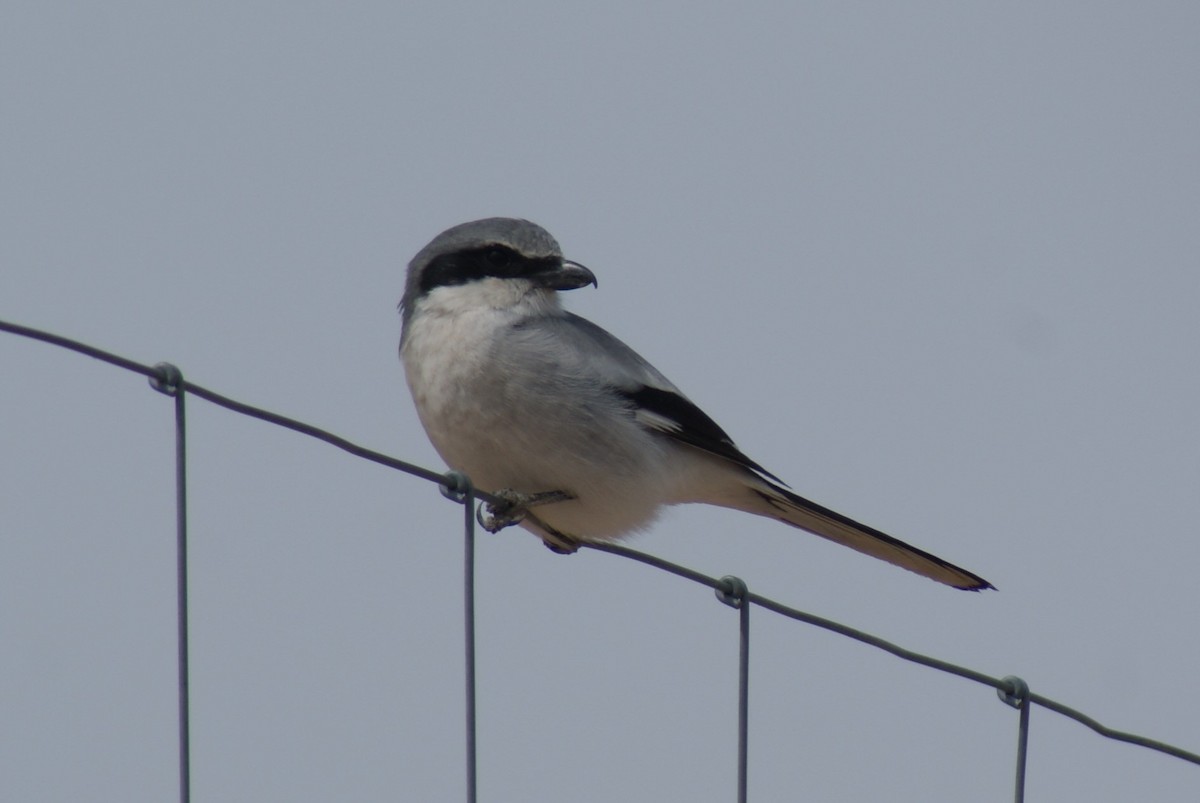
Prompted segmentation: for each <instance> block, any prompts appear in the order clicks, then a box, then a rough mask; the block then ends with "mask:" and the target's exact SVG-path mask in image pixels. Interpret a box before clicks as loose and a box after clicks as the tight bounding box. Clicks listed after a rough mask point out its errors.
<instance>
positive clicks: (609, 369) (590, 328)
mask: <svg viewBox="0 0 1200 803" xmlns="http://www.w3.org/2000/svg"><path fill="white" fill-rule="evenodd" d="M523 327H536V328H537V329H538V330H539V334H544V335H545V336H546V337H548V338H550V339H551V340H553V341H554V342H555V343H556V346H557V348H556V349H555V351H556V353H557V354H558V357H557V358H556V359H557V361H558V362H559V363H560V364H559V365H557V366H556V368H557V369H558V370H560V371H562V372H563V373H565V374H567V375H568V376H570V375H578V376H589V377H592V378H594V379H595V380H596V381H598V382H599V383H601V384H602V385H603V386H605V388H606V389H607V390H609V391H610V392H611V393H613V394H614V395H616V396H617V397H618V398H620V399H622V400H623V401H624V402H625V403H626V405H627V406H628V407H629V409H630V410H632V411H633V415H634V418H635V419H636V420H637V421H638V423H639V424H641V425H642V426H643V427H645V428H646V429H648V430H650V431H652V432H656V433H659V434H661V435H664V436H666V437H669V438H671V439H673V440H676V441H679V442H681V443H686V444H687V445H689V446H693V447H695V448H697V449H701V450H703V451H705V452H708V453H710V454H713V455H716V456H717V457H722V458H724V459H726V460H729V461H730V462H732V463H735V464H737V465H739V466H742V467H743V468H745V469H747V470H748V471H751V472H754V473H756V474H759V475H762V476H764V477H768V478H770V479H772V480H774V481H775V482H782V481H781V480H780V479H779V478H778V477H776V476H775V475H773V474H771V473H770V472H769V471H767V470H766V469H764V468H763V467H762V466H760V465H759V464H758V463H756V462H754V461H753V460H751V459H750V458H749V457H747V456H746V455H745V454H743V453H742V451H741V450H740V449H738V448H737V445H736V444H734V442H733V439H732V438H730V437H729V435H728V434H726V432H725V430H723V429H721V427H720V426H719V425H718V424H717V422H715V421H713V420H712V418H710V417H709V416H708V415H707V414H706V413H705V412H704V411H703V410H701V409H700V408H699V407H697V406H696V405H695V404H694V403H693V402H692V401H691V400H690V399H688V397H687V396H685V395H683V393H682V392H681V391H680V390H679V388H677V387H675V385H674V384H673V383H672V382H671V381H670V380H669V379H667V378H666V377H665V376H663V374H662V372H661V371H659V370H658V369H657V368H655V367H654V366H653V365H651V364H650V363H649V362H647V361H646V359H645V358H644V357H642V356H641V355H640V354H638V353H637V352H636V351H634V350H633V349H631V348H630V347H629V346H627V345H625V344H624V343H622V342H621V341H620V340H618V339H617V338H616V337H614V336H613V335H611V334H609V333H608V332H607V331H605V330H604V329H602V328H600V327H599V326H597V325H596V324H594V323H592V322H591V321H589V320H587V319H586V318H581V317H579V316H578V315H573V314H571V313H566V314H564V315H563V316H562V317H554V318H538V319H529V320H528V321H526V322H523V323H521V324H518V325H517V328H518V330H519V329H521V328H523Z"/></svg>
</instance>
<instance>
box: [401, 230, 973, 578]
mask: <svg viewBox="0 0 1200 803" xmlns="http://www.w3.org/2000/svg"><path fill="white" fill-rule="evenodd" d="M594 283H595V277H594V275H593V274H592V273H591V271H589V270H588V269H587V268H584V267H583V266H582V265H579V264H578V263H574V262H570V261H568V260H566V259H564V258H563V255H562V251H561V249H560V248H559V245H558V243H557V242H556V241H555V240H554V238H553V237H552V236H550V234H549V233H548V232H547V231H546V230H545V229H543V228H541V227H540V226H537V225H536V224H534V223H531V222H529V221H526V220H517V219H512V218H488V219H485V220H477V221H473V222H470V223H464V224H461V225H459V226H455V227H453V228H451V229H448V230H446V231H444V232H442V233H441V234H439V235H438V236H437V237H435V238H434V239H433V241H431V242H430V243H429V244H428V245H427V246H425V247H424V248H423V249H421V251H420V252H418V253H417V255H416V256H415V257H414V258H413V259H412V261H411V262H410V264H409V269H408V277H407V281H406V286H405V293H404V298H403V299H402V301H401V303H400V307H401V311H402V314H403V330H402V334H401V340H400V352H401V356H402V358H403V360H404V366H405V373H406V377H407V379H408V384H409V388H410V390H411V391H412V395H413V400H414V403H415V404H416V407H417V412H418V415H419V416H420V418H421V422H422V424H423V425H424V427H425V430H426V432H427V433H428V434H429V438H430V440H431V441H432V442H433V445H434V447H435V448H436V449H437V450H438V452H439V454H441V456H442V458H443V459H444V460H445V461H446V462H447V464H449V465H450V467H451V468H454V469H456V470H459V471H462V472H464V473H466V474H467V475H468V476H469V477H471V479H472V481H473V482H474V483H475V484H476V486H477V487H479V488H482V489H484V490H486V491H490V492H498V491H501V490H511V491H515V492H519V493H522V494H539V493H545V492H552V491H561V492H565V493H567V494H569V495H571V497H573V498H571V499H569V500H567V501H560V502H554V503H552V504H545V505H539V506H537V507H534V508H532V509H530V510H529V512H528V515H527V516H526V518H525V519H524V520H523V521H522V526H524V527H525V528H527V529H529V530H531V531H532V532H534V533H536V534H537V535H539V536H540V537H541V538H543V539H544V540H545V541H546V542H547V544H549V545H552V546H554V547H556V548H558V549H568V550H569V549H571V548H573V545H574V544H575V542H577V541H587V540H605V539H613V538H618V537H620V536H622V535H625V534H627V533H629V532H633V531H637V530H640V529H644V528H645V527H647V526H649V525H650V524H651V523H652V522H653V521H654V519H655V517H656V516H657V514H658V512H659V511H660V510H661V509H662V508H663V507H664V506H667V505H674V504H681V503H686V502H701V503H707V504H713V505H720V506H722V507H729V508H735V509H737V510H743V511H746V512H748V513H754V514H756V515H760V516H767V517H770V518H775V519H778V520H780V521H783V522H786V523H787V524H790V525H792V526H795V527H799V528H801V529H803V530H807V531H808V532H811V533H813V534H815V535H819V536H821V537H823V538H828V539H830V540H832V541H836V542H837V543H840V544H844V545H846V546H848V547H851V548H852V549H856V550H858V551H860V552H863V553H866V554H868V555H872V556H874V557H877V558H881V559H882V560H885V561H888V562H889V563H893V564H895V565H897V566H901V567H903V568H905V569H909V570H911V571H914V572H916V573H918V574H921V575H924V576H925V577H929V578H931V579H933V580H936V581H938V582H941V583H945V584H947V585H951V586H954V587H955V588H962V589H969V590H976V591H977V590H981V589H985V588H991V587H992V586H991V584H990V583H988V582H987V581H986V580H984V579H983V578H981V577H979V576H978V575H975V574H973V573H972V572H969V571H967V570H965V569H961V568H959V567H957V566H954V565H953V564H951V563H948V562H947V561H944V560H942V559H941V558H938V557H936V556H934V555H931V554H929V553H927V552H924V551H922V550H920V549H917V548H916V547H913V546H910V545H908V544H905V543H904V542H902V541H899V540H897V539H895V538H893V537H891V536H889V535H887V534H885V533H883V532H880V531H879V530H876V529H874V528H872V527H868V526H866V525H863V524H860V523H859V522H856V521H854V520H852V519H849V518H847V517H845V516H843V515H841V514H840V513H836V512H834V511H832V510H829V509H828V508H825V507H822V506H820V505H818V504H816V503H814V502H812V501H810V500H808V499H805V498H803V497H801V496H798V495H796V494H795V493H793V492H792V491H790V490H789V489H787V488H786V487H784V486H783V484H782V483H781V482H780V481H779V480H778V479H777V478H776V477H775V476H774V475H772V474H770V473H769V472H767V471H766V470H765V469H764V468H763V467H762V466H760V465H758V464H757V463H755V462H754V461H753V460H751V459H750V458H748V457H746V455H744V454H743V453H742V452H741V451H740V450H739V449H738V447H737V446H736V445H735V444H734V443H733V441H732V440H731V439H730V438H729V436H728V435H727V434H726V433H725V432H724V431H723V430H722V429H721V428H720V427H719V426H718V425H717V424H716V423H715V422H714V421H713V420H712V419H711V418H709V417H708V416H707V415H705V414H704V413H703V412H702V411H701V410H700V409H699V408H698V407H696V405H695V404H693V403H692V402H691V401H690V400H688V398H687V397H686V396H685V395H684V394H683V393H682V392H681V391H680V390H679V389H678V388H676V387H675V386H674V385H673V384H672V383H671V382H670V381H669V380H668V379H667V378H666V377H665V376H663V375H662V373H660V372H659V371H658V370H657V369H655V368H654V366H652V365H650V364H649V363H648V362H646V360H644V359H642V357H641V356H639V355H638V354H637V353H636V352H634V351H633V350H632V349H631V348H629V347H628V346H626V345H625V344H624V343H622V342H621V341H620V340H618V339H617V338H615V337H613V336H612V335H610V334H609V333H608V332H606V331H604V330H603V329H601V328H600V327H598V326H596V325H595V324H593V323H591V322H589V321H587V320H585V319H583V318H580V317H579V316H577V315H573V314H571V313H569V312H567V311H565V310H563V309H562V307H561V305H560V303H559V299H558V293H559V291H565V290H571V289H575V288H578V287H582V286H584V285H586V284H594Z"/></svg>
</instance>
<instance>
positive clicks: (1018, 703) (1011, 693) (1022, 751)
mask: <svg viewBox="0 0 1200 803" xmlns="http://www.w3.org/2000/svg"><path fill="white" fill-rule="evenodd" d="M996 696H997V697H999V698H1000V699H1001V700H1002V701H1003V702H1005V703H1008V704H1009V705H1011V706H1012V707H1013V708H1015V709H1017V710H1018V712H1020V717H1019V718H1018V721H1017V779H1016V792H1014V794H1013V799H1014V800H1015V801H1016V803H1024V802H1025V758H1026V756H1027V755H1028V753H1029V704H1030V702H1031V701H1032V699H1033V695H1032V694H1030V693H1029V684H1028V683H1026V682H1025V681H1024V680H1022V679H1021V678H1019V677H1017V676H1015V675H1009V676H1008V677H1004V678H1001V679H1000V685H999V686H997V687H996Z"/></svg>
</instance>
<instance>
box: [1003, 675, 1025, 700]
mask: <svg viewBox="0 0 1200 803" xmlns="http://www.w3.org/2000/svg"><path fill="white" fill-rule="evenodd" d="M996 696H997V697H999V698H1000V700H1001V701H1002V702H1005V703H1007V704H1009V705H1011V706H1012V707H1013V708H1020V707H1021V706H1023V705H1025V703H1026V702H1027V701H1028V700H1029V684H1028V683H1026V682H1025V681H1023V680H1021V679H1020V678H1019V677H1017V676H1016V675H1008V676H1007V677H1003V678H1000V685H999V686H997V687H996Z"/></svg>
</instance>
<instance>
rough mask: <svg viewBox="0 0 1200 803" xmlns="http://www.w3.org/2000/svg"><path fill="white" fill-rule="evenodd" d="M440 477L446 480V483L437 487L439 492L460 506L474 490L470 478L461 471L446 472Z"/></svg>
mask: <svg viewBox="0 0 1200 803" xmlns="http://www.w3.org/2000/svg"><path fill="white" fill-rule="evenodd" d="M442 476H443V477H445V478H446V481H445V482H443V483H442V484H440V485H438V489H439V490H441V492H442V496H444V497H446V498H447V499H449V500H450V501H452V502H458V503H459V504H460V505H461V504H462V503H463V502H465V501H466V499H467V497H468V496H469V495H470V494H471V492H472V491H473V490H474V486H473V485H472V484H471V478H470V477H468V476H467V475H466V474H463V473H462V472H461V471H447V472H446V473H445V474H443V475H442Z"/></svg>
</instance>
